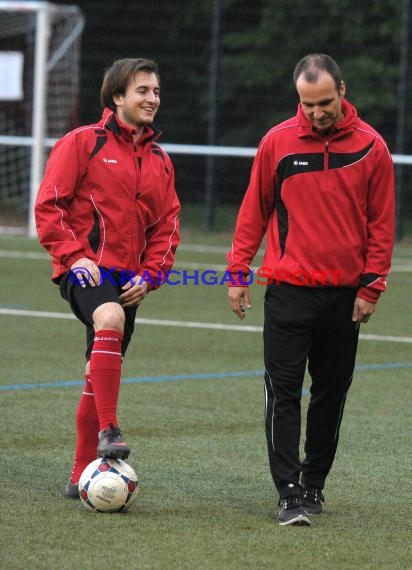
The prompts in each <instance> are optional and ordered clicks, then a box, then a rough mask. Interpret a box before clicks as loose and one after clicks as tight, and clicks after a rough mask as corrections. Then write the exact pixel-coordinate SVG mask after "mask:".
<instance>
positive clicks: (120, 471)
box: [79, 458, 139, 513]
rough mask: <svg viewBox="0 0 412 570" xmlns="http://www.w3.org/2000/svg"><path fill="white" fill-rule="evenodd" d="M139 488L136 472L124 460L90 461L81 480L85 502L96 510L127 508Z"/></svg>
mask: <svg viewBox="0 0 412 570" xmlns="http://www.w3.org/2000/svg"><path fill="white" fill-rule="evenodd" d="M138 490H139V482H138V479H137V475H136V472H135V471H134V469H133V468H132V467H131V466H130V465H129V464H128V463H126V462H125V461H123V460H122V459H103V458H99V459H96V460H95V461H92V462H91V463H89V465H88V466H87V467H86V469H85V470H84V471H83V473H82V474H81V476H80V479H79V494H80V499H81V502H82V503H83V505H84V506H85V507H86V508H87V509H88V510H89V511H94V512H100V513H114V512H119V511H122V512H124V511H127V510H129V508H130V506H131V505H132V503H133V502H134V501H135V499H136V497H137V493H138Z"/></svg>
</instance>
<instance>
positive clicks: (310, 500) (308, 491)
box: [303, 487, 325, 515]
mask: <svg viewBox="0 0 412 570" xmlns="http://www.w3.org/2000/svg"><path fill="white" fill-rule="evenodd" d="M324 502H325V497H324V496H323V494H322V490H321V489H319V487H305V488H304V489H303V508H304V509H305V511H306V512H307V513H308V515H320V513H321V512H322V503H324Z"/></svg>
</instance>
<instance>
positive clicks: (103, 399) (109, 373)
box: [90, 330, 123, 430]
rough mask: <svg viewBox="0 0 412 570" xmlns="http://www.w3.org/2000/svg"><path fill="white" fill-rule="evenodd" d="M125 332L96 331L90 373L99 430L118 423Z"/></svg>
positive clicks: (115, 425)
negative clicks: (117, 414) (123, 333)
mask: <svg viewBox="0 0 412 570" xmlns="http://www.w3.org/2000/svg"><path fill="white" fill-rule="evenodd" d="M122 340H123V335H122V333H120V332H118V331H115V330H100V331H96V334H95V337H94V344H93V350H92V354H91V356H90V377H91V380H92V384H93V392H94V396H95V402H96V410H97V415H98V417H99V424H100V430H104V429H107V428H108V427H109V425H110V424H112V425H113V426H114V427H117V426H118V423H117V416H116V412H117V400H118V397H119V388H120V375H121V367H122Z"/></svg>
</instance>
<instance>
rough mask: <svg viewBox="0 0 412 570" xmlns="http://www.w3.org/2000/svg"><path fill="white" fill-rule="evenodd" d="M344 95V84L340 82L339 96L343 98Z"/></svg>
mask: <svg viewBox="0 0 412 570" xmlns="http://www.w3.org/2000/svg"><path fill="white" fill-rule="evenodd" d="M345 93H346V86H345V82H344V81H341V82H340V89H339V95H340V96H341V97H344V96H345Z"/></svg>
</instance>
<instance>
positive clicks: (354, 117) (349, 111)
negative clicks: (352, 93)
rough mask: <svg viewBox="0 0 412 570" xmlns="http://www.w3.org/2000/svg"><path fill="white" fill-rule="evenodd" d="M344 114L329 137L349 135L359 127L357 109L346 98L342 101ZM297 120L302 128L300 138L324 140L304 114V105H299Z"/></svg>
mask: <svg viewBox="0 0 412 570" xmlns="http://www.w3.org/2000/svg"><path fill="white" fill-rule="evenodd" d="M342 114H343V116H342V118H341V119H340V120H339V121H338V122H337V123H336V125H335V130H334V131H333V132H332V133H330V135H328V136H330V137H336V136H340V135H344V134H347V133H348V132H352V131H353V129H354V128H355V127H356V126H357V125H358V123H359V117H358V113H357V111H356V108H355V107H354V106H353V105H352V104H351V103H349V101H347V100H346V99H344V98H343V99H342ZM296 118H297V121H298V124H299V127H300V133H299V136H300V137H308V136H309V137H316V138H323V137H322V135H321V134H320V133H318V132H317V131H315V130H314V129H313V125H312V123H311V122H310V121H309V119H308V118H307V117H306V115H305V113H304V112H303V109H302V105H301V104H300V103H299V105H298V111H297V114H296Z"/></svg>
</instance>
